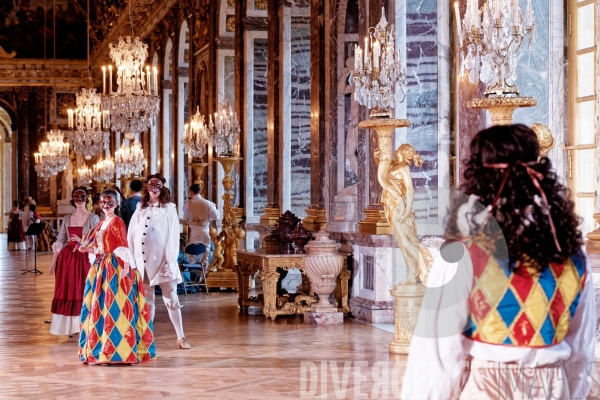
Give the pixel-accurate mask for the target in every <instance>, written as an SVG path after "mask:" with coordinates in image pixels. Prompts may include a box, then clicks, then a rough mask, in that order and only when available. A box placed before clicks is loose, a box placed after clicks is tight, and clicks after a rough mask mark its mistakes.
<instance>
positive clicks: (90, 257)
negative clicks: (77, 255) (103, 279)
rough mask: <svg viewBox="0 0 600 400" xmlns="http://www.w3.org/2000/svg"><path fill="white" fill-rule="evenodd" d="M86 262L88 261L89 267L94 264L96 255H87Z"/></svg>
mask: <svg viewBox="0 0 600 400" xmlns="http://www.w3.org/2000/svg"><path fill="white" fill-rule="evenodd" d="M88 260H89V261H90V265H94V263H95V262H96V253H88Z"/></svg>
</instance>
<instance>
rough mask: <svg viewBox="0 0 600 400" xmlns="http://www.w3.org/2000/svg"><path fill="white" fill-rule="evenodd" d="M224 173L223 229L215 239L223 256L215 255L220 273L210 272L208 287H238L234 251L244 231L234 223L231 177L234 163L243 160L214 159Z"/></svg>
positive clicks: (236, 158)
mask: <svg viewBox="0 0 600 400" xmlns="http://www.w3.org/2000/svg"><path fill="white" fill-rule="evenodd" d="M215 160H217V161H219V162H220V163H221V165H222V166H223V170H224V171H225V177H224V178H223V181H222V183H223V188H224V189H225V194H223V227H222V229H221V232H220V233H219V235H218V236H217V237H216V239H217V240H216V242H217V243H215V244H222V246H223V247H222V248H223V254H217V255H215V257H216V258H222V259H224V262H223V264H222V266H221V267H222V271H216V272H211V273H210V275H208V276H207V277H206V284H207V286H208V287H209V288H210V287H233V288H237V287H238V280H237V274H236V273H235V272H234V267H235V266H236V265H237V255H236V251H237V250H239V248H240V240H241V239H243V238H245V237H246V231H244V230H243V229H242V228H241V227H240V226H239V224H238V223H237V222H236V215H235V213H234V211H233V208H232V200H233V194H232V193H231V189H232V188H233V185H234V183H235V182H234V179H233V177H232V171H233V167H234V165H235V163H236V162H239V161H241V160H243V158H241V157H216V158H215ZM213 241H215V239H214V238H213Z"/></svg>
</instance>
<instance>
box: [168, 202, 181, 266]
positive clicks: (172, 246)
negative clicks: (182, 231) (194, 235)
mask: <svg viewBox="0 0 600 400" xmlns="http://www.w3.org/2000/svg"><path fill="white" fill-rule="evenodd" d="M167 213H168V214H167V218H168V221H167V224H168V227H167V229H168V232H169V233H168V235H167V243H166V245H165V260H166V262H167V263H168V264H169V266H174V267H175V268H177V269H179V267H178V264H177V257H178V256H179V218H178V217H177V210H176V209H175V207H173V208H169V209H168V211H167Z"/></svg>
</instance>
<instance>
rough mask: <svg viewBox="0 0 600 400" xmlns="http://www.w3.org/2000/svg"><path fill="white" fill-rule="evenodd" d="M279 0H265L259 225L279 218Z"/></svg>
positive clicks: (280, 20) (267, 224)
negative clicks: (263, 175) (263, 191)
mask: <svg viewBox="0 0 600 400" xmlns="http://www.w3.org/2000/svg"><path fill="white" fill-rule="evenodd" d="M281 7H282V0H269V4H268V10H267V20H268V24H269V30H268V42H267V205H266V206H265V208H264V212H265V213H264V214H263V215H262V216H261V217H260V224H261V225H263V226H273V225H275V222H276V221H277V219H278V218H279V214H280V209H279V154H278V153H279V151H278V150H279V128H280V114H279V112H278V110H279V102H280V92H281V79H280V76H279V74H280V59H279V53H280V46H281V22H282V19H281V18H280V11H281Z"/></svg>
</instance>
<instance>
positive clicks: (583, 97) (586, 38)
mask: <svg viewBox="0 0 600 400" xmlns="http://www.w3.org/2000/svg"><path fill="white" fill-rule="evenodd" d="M597 7H598V0H583V1H582V0H570V1H569V11H568V18H569V19H568V26H567V29H568V32H567V33H568V43H569V45H568V49H569V52H568V57H569V69H568V78H569V89H568V104H569V118H568V121H569V123H568V132H569V137H568V144H569V146H566V150H567V162H568V177H567V179H568V185H569V188H570V189H571V192H572V196H573V198H572V200H573V201H574V202H575V207H576V212H577V213H578V214H579V215H580V216H581V217H582V218H583V224H582V226H581V230H582V231H583V234H584V237H585V235H586V234H587V233H588V232H590V231H591V230H593V229H594V228H595V227H594V220H593V217H592V216H593V214H594V212H595V209H596V207H595V205H596V134H595V132H596V99H597V96H598V94H597V93H596V91H595V89H596V59H597V58H596V57H597V52H598V49H597V44H596V43H594V40H595V38H596V30H597V29H598V21H597V20H596V15H597Z"/></svg>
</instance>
